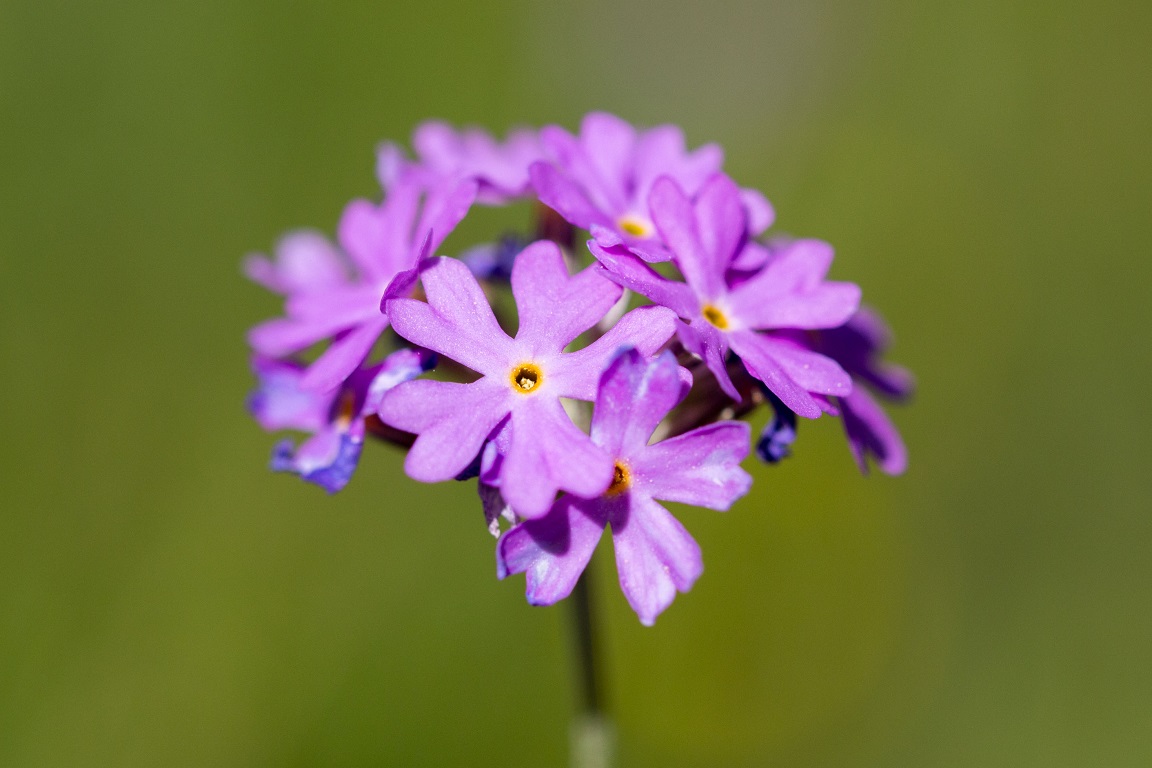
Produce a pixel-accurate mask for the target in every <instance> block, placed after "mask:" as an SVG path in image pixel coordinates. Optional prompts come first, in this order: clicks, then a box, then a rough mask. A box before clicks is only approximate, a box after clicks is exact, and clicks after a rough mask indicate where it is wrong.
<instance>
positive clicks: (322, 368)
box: [300, 315, 388, 392]
mask: <svg viewBox="0 0 1152 768" xmlns="http://www.w3.org/2000/svg"><path fill="white" fill-rule="evenodd" d="M387 327H388V318H386V317H382V316H380V315H377V316H376V318H374V319H372V320H369V321H368V322H366V323H364V324H363V325H361V326H360V327H359V328H356V329H354V330H353V331H351V332H350V333H348V334H347V335H346V336H344V337H343V338H342V339H339V340H337V341H334V342H332V345H331V346H329V347H328V349H326V350H324V354H322V355H320V357H318V358H317V359H316V362H314V363H312V365H310V366H309V367H308V371H307V372H306V373H305V374H304V378H303V380H301V382H300V385H301V386H302V387H304V388H305V389H309V390H311V391H313V392H331V391H332V390H334V389H336V387H338V386H340V384H341V382H343V381H344V380H345V379H346V378H348V376H349V375H351V373H352V372H353V371H355V370H356V369H357V368H359V367H360V363H362V362H364V358H366V357H367V356H368V353H369V352H370V351H371V350H372V345H373V344H375V343H376V340H377V339H379V338H380V334H382V333H384V329H385V328H387Z"/></svg>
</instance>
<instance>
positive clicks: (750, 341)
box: [588, 174, 860, 418]
mask: <svg viewBox="0 0 1152 768" xmlns="http://www.w3.org/2000/svg"><path fill="white" fill-rule="evenodd" d="M650 206H651V210H652V217H653V220H654V222H655V226H656V228H657V230H659V232H660V234H661V236H662V237H663V239H664V241H665V242H666V243H667V244H668V247H669V249H670V250H671V252H672V255H673V258H674V260H675V263H676V266H677V267H678V268H679V269H680V272H681V273H682V274H683V275H684V279H685V282H684V283H681V282H678V281H674V280H669V279H668V278H665V277H663V276H661V275H659V274H657V273H656V272H655V271H654V270H652V269H651V268H650V267H649V266H648V265H646V264H645V263H644V262H642V261H641V260H640V259H638V258H636V257H635V256H634V255H633V254H631V253H630V252H629V251H628V250H627V249H626V248H624V247H622V246H615V247H611V248H605V247H603V246H602V245H601V244H599V243H597V242H596V241H590V242H589V244H588V245H589V248H591V250H592V252H593V254H595V256H596V258H597V259H599V260H600V263H601V264H602V265H603V266H604V267H605V268H606V269H607V271H608V273H609V276H610V277H611V278H612V279H613V280H615V281H616V282H618V283H620V284H621V285H623V286H625V287H627V288H631V289H632V290H634V291H636V292H637V293H640V294H642V295H644V296H647V297H648V298H649V299H651V300H652V301H654V302H656V303H657V304H661V305H663V306H666V307H669V308H670V309H672V310H673V311H674V312H676V314H677V315H679V316H680V318H682V319H683V320H684V321H686V323H687V324H686V325H684V324H682V325H680V326H679V328H678V333H679V337H680V341H681V343H682V344H683V345H684V347H685V348H686V349H687V350H688V351H689V352H692V353H693V354H696V355H698V356H700V357H701V358H702V359H703V360H704V362H705V363H706V364H707V366H708V368H709V370H711V371H712V373H713V375H715V376H716V379H717V381H718V382H719V384H720V386H721V387H722V388H723V390H724V391H725V393H727V394H728V396H729V397H731V398H732V399H734V400H737V401H739V400H740V395H739V393H738V391H737V389H736V387H735V385H734V384H733V383H732V380H731V378H730V377H729V375H728V371H727V369H726V362H727V355H728V351H729V349H731V350H732V351H733V352H735V353H736V354H737V355H738V356H739V357H740V359H741V360H742V361H743V363H744V367H745V368H746V369H747V370H748V372H749V373H750V374H751V375H752V376H753V377H754V378H755V379H758V380H759V381H761V382H763V383H764V384H765V385H766V386H767V387H768V389H770V390H771V391H772V392H773V393H775V394H776V395H777V396H778V397H779V398H780V399H781V400H782V401H783V402H784V404H785V405H787V406H788V407H789V408H791V409H792V410H793V411H795V412H796V413H798V414H800V415H801V416H806V417H808V418H816V417H817V416H819V415H820V414H821V413H822V412H824V411H825V410H829V409H830V408H831V406H830V405H829V404H828V402H827V399H826V398H824V397H823V395H839V396H843V395H847V394H848V392H849V391H850V390H851V386H852V385H851V380H850V378H849V376H848V374H847V373H845V371H844V370H843V369H842V368H841V367H840V366H839V365H837V364H836V362H835V361H833V360H831V359H829V358H827V357H825V356H823V355H820V354H817V353H815V352H813V351H811V350H810V349H807V348H806V347H805V346H804V345H803V344H800V343H797V342H796V341H794V340H793V339H791V338H789V337H788V336H787V335H784V334H774V333H765V332H764V331H774V330H776V329H815V328H832V327H835V326H838V325H840V324H842V323H843V322H844V321H845V320H846V319H847V318H848V317H849V316H850V315H851V314H852V313H853V312H854V311H855V310H856V307H857V305H858V304H859V301H860V289H859V288H858V287H856V286H855V285H853V284H852V283H838V282H829V281H826V280H825V279H824V276H825V275H826V274H827V272H828V267H829V266H830V265H831V263H832V248H831V246H829V245H828V244H827V243H823V242H820V241H818V240H799V241H796V242H793V243H790V244H788V245H785V246H781V247H780V248H779V249H778V250H776V251H774V252H772V253H771V254H760V255H758V256H757V258H758V259H761V258H762V261H763V263H762V266H760V268H759V269H758V270H756V271H755V272H754V273H752V274H751V275H750V276H747V275H742V276H741V278H740V279H739V281H737V282H730V279H729V270H730V268H731V267H732V265H733V263H734V260H735V259H736V258H737V257H738V256H740V255H741V254H744V253H746V252H747V236H748V231H747V216H746V213H745V210H744V208H743V206H742V205H741V202H740V191H739V189H738V188H737V187H736V185H735V184H734V183H733V182H732V181H731V180H730V179H729V178H728V177H726V176H724V175H722V174H716V175H715V176H713V177H712V178H711V179H709V180H708V181H707V182H706V183H705V184H704V186H703V187H702V188H701V189H700V193H699V194H698V195H697V196H696V199H695V200H694V201H693V200H690V199H689V198H688V197H687V195H685V193H684V191H683V190H682V189H681V188H680V186H679V185H678V184H677V183H676V182H675V181H673V180H672V179H669V178H662V179H660V180H658V181H657V182H656V184H655V185H654V186H653V188H652V195H651V202H650ZM746 263H755V259H750V260H748V261H747V262H746Z"/></svg>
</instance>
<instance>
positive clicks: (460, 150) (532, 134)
mask: <svg viewBox="0 0 1152 768" xmlns="http://www.w3.org/2000/svg"><path fill="white" fill-rule="evenodd" d="M412 146H413V147H414V149H415V150H416V158H417V160H416V162H415V163H413V162H411V161H410V160H408V159H407V158H406V157H405V154H404V150H403V149H401V148H400V147H399V146H397V145H395V144H392V143H385V144H382V145H381V146H380V149H379V151H378V154H377V163H376V173H377V175H378V176H379V177H380V183H381V185H383V187H384V189H385V190H390V189H392V188H393V187H394V186H395V185H397V184H398V183H400V182H401V179H403V178H405V177H412V176H415V177H417V178H419V180H420V183H422V184H424V185H425V186H429V187H434V186H441V185H444V184H452V183H456V182H460V181H475V182H476V183H477V184H478V185H479V190H478V193H477V197H476V200H477V202H480V203H483V204H485V205H503V204H504V203H507V202H509V201H510V200H513V199H515V198H518V197H523V196H525V195H526V194H527V193H528V192H529V189H530V186H531V185H530V180H529V177H528V167H529V166H530V165H532V163H534V162H536V161H537V160H540V159H541V158H543V156H544V154H543V150H542V148H541V146H540V136H539V134H538V133H537V132H536V131H532V130H528V129H523V128H522V129H517V130H513V131H510V132H509V133H508V136H507V138H506V139H505V140H504V141H503V142H498V141H496V139H494V138H492V136H491V135H489V134H488V133H487V132H485V131H483V130H481V129H479V128H464V129H461V130H456V129H455V128H453V127H452V126H451V125H449V124H448V123H445V122H441V121H439V120H429V121H427V122H424V123H421V124H420V126H419V127H417V128H416V130H415V131H414V132H413V134H412Z"/></svg>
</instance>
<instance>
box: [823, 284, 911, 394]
mask: <svg viewBox="0 0 1152 768" xmlns="http://www.w3.org/2000/svg"><path fill="white" fill-rule="evenodd" d="M818 339H819V343H818V344H817V349H818V350H819V351H820V352H822V353H823V354H825V355H828V356H829V357H831V358H833V359H834V360H836V362H838V363H840V365H842V366H843V367H844V369H845V370H846V371H848V372H849V373H851V374H852V375H853V376H855V377H857V378H859V379H862V380H863V381H865V382H867V383H868V384H869V385H871V386H873V387H875V388H876V390H877V391H878V392H880V393H881V394H883V395H885V396H886V397H889V398H892V399H895V400H903V399H905V398H907V397H908V396H909V395H910V394H912V390H913V389H914V388H915V379H914V378H913V376H912V373H911V372H910V371H908V370H907V369H905V368H903V367H901V366H899V365H894V364H892V363H887V362H884V361H883V360H881V359H880V358H881V355H882V354H883V353H884V351H885V350H886V349H888V346H889V345H890V344H891V343H892V334H891V332H890V331H889V330H888V326H887V324H886V323H885V322H884V319H883V318H882V317H880V315H879V314H878V313H877V312H875V311H874V310H872V309H871V308H869V307H861V308H860V309H859V310H858V311H857V312H856V314H854V315H852V317H851V318H849V320H848V322H847V323H845V324H844V325H842V326H840V327H839V328H831V329H828V330H826V331H821V332H820V334H819V337H818Z"/></svg>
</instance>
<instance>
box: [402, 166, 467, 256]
mask: <svg viewBox="0 0 1152 768" xmlns="http://www.w3.org/2000/svg"><path fill="white" fill-rule="evenodd" d="M476 190H477V186H476V182H475V181H472V180H468V181H463V182H459V183H456V184H451V185H448V186H444V185H441V186H439V187H436V188H434V189H433V190H432V191H430V192H429V193H428V194H427V196H426V198H425V200H424V210H423V212H422V214H421V216H420V224H419V225H417V227H416V231H415V234H416V240H418V241H420V242H423V241H424V239H425V237H427V236H430V243H429V244H428V246H427V247H428V249H429V250H430V251H435V250H436V249H437V248H439V247H440V244H441V243H443V242H444V238H446V237H448V235H449V234H451V232H452V230H454V229H456V225H457V224H459V223H460V222H461V220H462V219H463V218H464V217H465V216H466V215H468V211H469V210H470V209H471V208H472V204H473V203H474V202H476Z"/></svg>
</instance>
